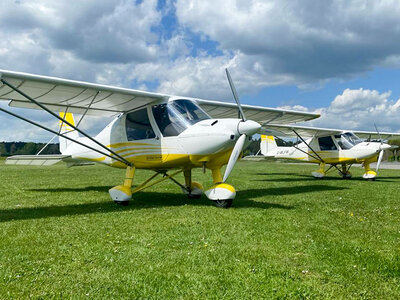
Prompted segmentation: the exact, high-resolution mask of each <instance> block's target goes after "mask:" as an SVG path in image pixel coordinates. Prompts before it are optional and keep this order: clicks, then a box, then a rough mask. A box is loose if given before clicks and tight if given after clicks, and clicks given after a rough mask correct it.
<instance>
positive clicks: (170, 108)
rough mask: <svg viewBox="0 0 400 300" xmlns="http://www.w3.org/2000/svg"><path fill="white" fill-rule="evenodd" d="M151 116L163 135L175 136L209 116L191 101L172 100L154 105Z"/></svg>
mask: <svg viewBox="0 0 400 300" xmlns="http://www.w3.org/2000/svg"><path fill="white" fill-rule="evenodd" d="M152 110H153V116H154V119H155V120H156V123H157V125H158V128H159V129H160V131H161V133H162V135H163V136H165V137H167V136H177V135H179V134H180V133H182V132H183V131H184V130H185V129H186V128H188V127H190V126H191V125H193V124H196V123H197V122H199V121H201V120H206V119H210V117H209V116H208V115H207V114H206V113H205V112H204V111H203V110H202V109H201V108H200V107H199V106H198V105H197V104H196V103H194V102H193V101H190V100H184V99H181V100H174V101H170V102H168V103H162V104H158V105H154V106H153V108H152Z"/></svg>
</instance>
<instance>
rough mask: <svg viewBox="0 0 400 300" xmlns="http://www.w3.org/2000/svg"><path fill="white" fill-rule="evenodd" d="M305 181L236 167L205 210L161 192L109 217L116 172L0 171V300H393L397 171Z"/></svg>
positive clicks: (285, 172) (397, 293) (399, 210)
mask: <svg viewBox="0 0 400 300" xmlns="http://www.w3.org/2000/svg"><path fill="white" fill-rule="evenodd" d="M315 168H316V166H312V165H291V164H279V163H267V162H245V161H243V162H240V163H238V165H237V166H236V167H235V170H234V171H233V173H232V175H231V177H230V178H229V182H230V183H231V184H233V185H234V186H235V187H236V189H237V191H238V193H237V198H236V199H235V201H234V204H233V207H232V208H230V209H219V208H216V207H214V206H213V205H212V203H211V202H210V201H209V200H207V199H206V198H205V197H204V196H203V197H202V198H201V199H199V200H188V199H186V197H185V196H184V195H183V194H182V193H181V191H180V189H179V187H177V186H176V185H174V184H173V183H172V182H166V183H165V184H160V185H156V186H154V187H152V188H150V189H149V190H145V191H143V192H141V193H139V194H136V195H135V196H134V200H133V201H131V204H130V205H129V206H128V207H120V206H117V205H115V204H114V203H113V202H112V201H111V200H110V199H109V195H108V193H107V191H108V189H109V188H110V187H112V186H115V185H118V184H121V183H122V179H123V177H124V171H123V170H118V169H111V168H107V167H103V166H89V167H76V168H70V169H67V168H65V167H64V166H62V165H60V166H59V165H57V166H54V167H48V168H41V167H22V166H5V165H4V164H3V162H0V187H1V189H0V200H1V201H0V232H1V239H0V299H19V298H29V297H31V298H46V299H47V298H61V297H63V298H90V299H107V298H131V299H132V298H157V299H167V298H169V299H171V298H172V299H177V298H178V299H179V298H183V299H197V298H212V299H223V298H226V299H240V298H253V299H257V298H318V299H325V298H342V299H349V298H357V299H360V298H361V299H389V298H400V197H399V194H400V190H399V183H400V171H391V170H381V172H380V178H379V180H377V181H375V182H365V181H363V180H362V179H360V176H361V175H362V169H357V168H354V169H353V170H352V172H353V175H354V176H355V178H353V179H352V180H348V181H345V180H342V179H340V178H339V177H338V176H337V174H336V172H335V173H332V174H331V175H330V176H329V177H328V178H326V179H324V180H315V179H313V178H311V177H310V172H311V171H312V170H314V169H315ZM149 174H151V173H150V172H147V171H141V170H139V171H137V176H136V180H137V181H136V182H138V181H139V180H140V181H141V180H144V179H145V178H146V177H147V176H148V175H149ZM181 176H182V175H181ZM194 178H195V179H196V180H197V181H200V182H202V183H204V184H205V185H206V186H209V185H210V184H211V180H210V173H209V172H207V173H206V174H202V173H201V171H200V170H196V171H195V173H194Z"/></svg>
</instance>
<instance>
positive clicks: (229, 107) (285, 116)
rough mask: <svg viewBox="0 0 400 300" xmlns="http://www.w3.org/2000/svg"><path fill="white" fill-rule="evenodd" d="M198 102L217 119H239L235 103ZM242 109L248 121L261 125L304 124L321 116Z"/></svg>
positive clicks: (263, 108) (261, 109)
mask: <svg viewBox="0 0 400 300" xmlns="http://www.w3.org/2000/svg"><path fill="white" fill-rule="evenodd" d="M196 102H197V103H198V104H199V105H200V106H201V108H202V109H204V110H205V111H206V112H207V113H208V114H209V115H210V116H211V117H213V118H215V119H217V118H235V119H236V118H238V107H237V105H236V104H235V103H228V102H219V101H211V100H200V99H196ZM242 109H243V112H244V114H245V116H246V118H247V119H249V120H253V121H256V122H259V123H260V124H261V125H266V124H288V123H297V122H304V121H309V120H313V119H316V118H319V116H320V115H319V114H315V113H309V112H301V111H294V110H287V109H279V108H269V107H262V106H253V105H246V104H242ZM267 126H268V125H267Z"/></svg>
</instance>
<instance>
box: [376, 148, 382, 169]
mask: <svg viewBox="0 0 400 300" xmlns="http://www.w3.org/2000/svg"><path fill="white" fill-rule="evenodd" d="M382 158H383V150H381V152H380V153H379V157H378V162H377V164H376V168H375V172H376V173H378V170H379V166H380V164H381V161H382Z"/></svg>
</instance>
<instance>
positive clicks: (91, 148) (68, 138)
mask: <svg viewBox="0 0 400 300" xmlns="http://www.w3.org/2000/svg"><path fill="white" fill-rule="evenodd" d="M0 111H2V112H5V113H6V114H9V115H11V116H13V117H15V118H17V119H20V120H22V121H25V122H27V123H30V124H32V125H35V126H37V127H39V128H41V129H44V130H46V131H49V132H51V133H53V134H55V135H58V136H62V137H63V138H65V139H67V140H70V141H71V142H74V143H77V144H79V145H81V146H83V147H86V148H88V149H90V150H93V151H95V152H97V153H100V154H103V155H105V156H108V157H110V158H111V159H115V160H118V161H119V162H121V163H123V164H126V162H125V161H123V160H120V159H119V158H118V157H113V156H111V155H110V154H107V153H105V152H103V151H100V150H98V149H95V148H93V147H91V146H88V145H85V144H84V143H81V142H79V141H77V140H75V139H72V138H70V137H68V136H66V135H62V134H60V133H58V132H57V131H54V130H52V129H50V128H47V127H45V126H43V125H40V124H39V123H36V122H34V121H32V120H28V119H26V118H24V117H22V116H19V115H17V114H14V113H13V112H11V111H8V110H6V109H4V108H1V107H0Z"/></svg>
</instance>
